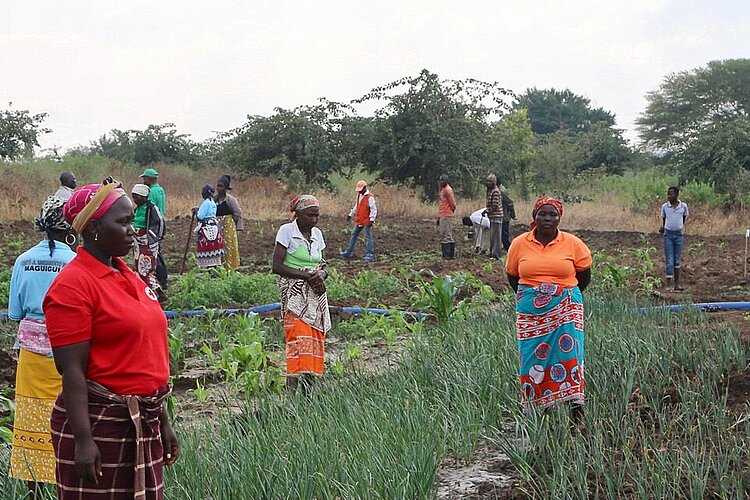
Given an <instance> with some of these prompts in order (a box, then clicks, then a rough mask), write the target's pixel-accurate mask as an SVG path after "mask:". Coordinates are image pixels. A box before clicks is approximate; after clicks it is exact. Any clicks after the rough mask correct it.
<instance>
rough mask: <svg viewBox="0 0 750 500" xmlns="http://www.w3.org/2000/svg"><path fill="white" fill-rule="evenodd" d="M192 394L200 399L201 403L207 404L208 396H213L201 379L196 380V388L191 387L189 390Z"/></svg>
mask: <svg viewBox="0 0 750 500" xmlns="http://www.w3.org/2000/svg"><path fill="white" fill-rule="evenodd" d="M188 392H189V393H190V394H192V395H193V396H194V397H195V399H197V400H198V402H199V403H200V404H206V402H207V401H208V398H209V397H210V396H211V392H210V391H209V390H208V389H206V388H205V387H204V386H203V385H201V381H200V380H196V381H195V389H190V390H189V391H188Z"/></svg>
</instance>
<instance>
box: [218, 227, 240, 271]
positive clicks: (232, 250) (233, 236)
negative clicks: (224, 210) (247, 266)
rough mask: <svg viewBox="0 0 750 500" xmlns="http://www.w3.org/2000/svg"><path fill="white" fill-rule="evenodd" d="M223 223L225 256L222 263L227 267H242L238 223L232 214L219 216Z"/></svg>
mask: <svg viewBox="0 0 750 500" xmlns="http://www.w3.org/2000/svg"><path fill="white" fill-rule="evenodd" d="M217 218H218V219H219V222H220V223H221V236H222V238H223V239H224V256H223V257H222V258H221V264H222V265H223V266H224V268H225V269H229V270H234V269H237V268H238V267H240V245H239V243H238V241H237V225H236V224H235V223H234V219H233V218H232V216H231V215H222V216H220V217H217Z"/></svg>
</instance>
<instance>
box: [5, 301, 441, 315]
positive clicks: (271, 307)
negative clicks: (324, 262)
mask: <svg viewBox="0 0 750 500" xmlns="http://www.w3.org/2000/svg"><path fill="white" fill-rule="evenodd" d="M279 309H281V304H280V303H278V302H274V303H273V304H264V305H262V306H254V307H248V308H243V309H190V310H187V311H164V316H166V317H167V319H174V318H178V317H180V316H205V315H206V314H209V313H210V314H214V315H217V316H219V315H228V314H242V313H245V314H248V313H255V314H260V313H266V312H271V311H277V310H279ZM336 309H338V310H340V311H341V312H343V313H345V314H381V315H383V316H390V315H392V314H400V315H402V316H411V317H413V318H426V317H427V316H428V315H427V314H425V313H420V312H412V311H399V310H395V309H394V310H391V309H377V308H363V307H341V308H336ZM0 319H8V313H7V312H0Z"/></svg>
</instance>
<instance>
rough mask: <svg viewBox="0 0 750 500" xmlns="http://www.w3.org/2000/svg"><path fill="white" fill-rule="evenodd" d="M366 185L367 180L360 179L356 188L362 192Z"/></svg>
mask: <svg viewBox="0 0 750 500" xmlns="http://www.w3.org/2000/svg"><path fill="white" fill-rule="evenodd" d="M366 187H367V183H366V182H365V181H358V182H357V188H356V189H355V191H357V192H360V191H362V190H363V189H364V188H366Z"/></svg>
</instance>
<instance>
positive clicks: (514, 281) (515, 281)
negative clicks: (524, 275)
mask: <svg viewBox="0 0 750 500" xmlns="http://www.w3.org/2000/svg"><path fill="white" fill-rule="evenodd" d="M520 279H521V278H519V277H518V276H513V275H512V274H509V275H508V283H509V284H510V287H511V288H512V289H513V291H514V292H516V293H518V281H519V280H520Z"/></svg>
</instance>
